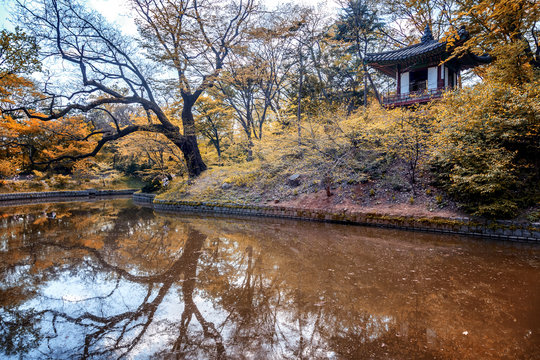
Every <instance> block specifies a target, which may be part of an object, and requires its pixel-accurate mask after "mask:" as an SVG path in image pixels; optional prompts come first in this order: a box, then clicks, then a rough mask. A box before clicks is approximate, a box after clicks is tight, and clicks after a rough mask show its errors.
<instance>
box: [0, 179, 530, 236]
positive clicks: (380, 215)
mask: <svg viewBox="0 0 540 360" xmlns="http://www.w3.org/2000/svg"><path fill="white" fill-rule="evenodd" d="M136 191H138V189H121V190H95V189H89V190H66V191H45V192H25V193H7V194H0V206H3V205H8V206H9V205H17V203H20V202H21V201H28V200H30V201H34V200H36V202H37V203H39V202H43V201H53V202H54V201H55V200H57V201H58V200H62V199H69V198H71V199H74V200H78V199H81V200H84V199H85V198H99V197H108V196H118V195H131V198H132V199H133V201H134V202H135V203H138V204H144V205H150V204H151V205H152V208H153V209H154V210H156V211H158V212H168V213H183V212H184V213H210V214H218V215H237V216H238V215H239V216H248V217H272V218H283V219H293V220H304V221H306V220H307V221H319V222H328V223H338V224H348V225H360V226H372V227H383V228H393V229H400V230H409V231H421V232H432V233H442V234H453V235H465V236H474V237H482V238H489V239H494V240H503V241H510V242H519V243H531V244H538V245H540V223H532V222H518V221H511V220H486V219H479V218H471V217H442V216H417V215H396V214H387V213H384V212H377V211H373V209H371V211H361V210H360V211H359V210H347V209H343V210H337V211H336V210H335V209H334V210H333V211H331V210H327V209H321V208H318V209H317V208H306V207H301V208H300V207H295V206H290V205H289V206H284V205H283V204H266V205H255V204H249V203H244V204H240V203H219V202H200V201H188V200H181V201H170V200H162V199H155V195H153V194H145V193H137V192H136Z"/></svg>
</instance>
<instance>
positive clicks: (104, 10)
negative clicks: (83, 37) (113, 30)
mask: <svg viewBox="0 0 540 360" xmlns="http://www.w3.org/2000/svg"><path fill="white" fill-rule="evenodd" d="M262 2H263V3H264V4H265V5H266V6H267V7H268V8H269V9H272V8H274V7H276V6H277V5H279V4H283V3H288V2H291V3H294V4H303V5H312V6H316V5H319V4H322V5H324V6H326V7H328V8H329V10H331V11H335V9H336V8H337V3H336V0H327V1H324V0H322V1H321V0H290V1H284V0H262ZM86 4H88V5H89V6H91V7H92V8H94V9H96V10H97V11H99V12H100V13H101V14H102V15H103V16H105V18H106V19H107V20H108V21H110V22H111V23H117V24H118V25H119V26H120V27H121V28H122V30H123V31H124V32H125V33H127V34H134V33H136V32H137V29H136V27H135V24H134V23H133V20H132V19H131V18H130V17H129V12H128V9H127V5H126V4H127V0H88V1H86ZM12 6H13V5H11V4H10V0H0V29H8V30H13V29H14V27H15V26H14V25H13V24H11V22H10V20H9V9H10V7H12Z"/></svg>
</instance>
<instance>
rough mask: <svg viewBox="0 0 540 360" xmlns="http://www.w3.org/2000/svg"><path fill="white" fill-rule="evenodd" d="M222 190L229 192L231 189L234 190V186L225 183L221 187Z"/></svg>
mask: <svg viewBox="0 0 540 360" xmlns="http://www.w3.org/2000/svg"><path fill="white" fill-rule="evenodd" d="M221 188H222V189H223V190H229V189H230V188H232V185H231V184H229V183H228V182H224V183H223V184H222V185H221Z"/></svg>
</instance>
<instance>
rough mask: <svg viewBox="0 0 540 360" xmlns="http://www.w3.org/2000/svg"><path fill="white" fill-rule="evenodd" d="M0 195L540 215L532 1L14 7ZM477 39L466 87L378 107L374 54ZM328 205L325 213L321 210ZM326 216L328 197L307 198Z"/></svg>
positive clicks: (133, 1) (537, 10)
mask: <svg viewBox="0 0 540 360" xmlns="http://www.w3.org/2000/svg"><path fill="white" fill-rule="evenodd" d="M9 4H10V6H11V7H10V9H12V11H11V16H12V19H13V22H14V23H16V24H18V26H17V27H15V28H14V29H13V30H11V31H10V30H6V29H4V30H2V32H1V34H0V35H1V38H0V111H1V117H0V139H1V143H0V191H4V192H10V191H28V190H30V191H36V190H46V189H57V188H81V187H108V188H110V187H125V186H128V185H130V186H133V185H134V184H137V183H138V184H140V185H141V186H143V185H144V188H143V190H144V191H150V192H157V193H159V195H158V196H160V197H162V198H166V199H193V200H199V201H201V200H212V201H223V202H237V203H238V202H250V203H260V202H273V203H276V202H287V201H300V202H304V203H309V202H310V201H315V199H317V197H318V198H319V199H324V201H326V202H331V203H332V204H343V203H345V204H350V205H351V206H352V205H356V206H364V207H366V206H372V205H380V204H390V205H391V204H408V205H415V204H416V206H422V207H424V208H426V209H427V210H429V211H434V210H437V209H441V208H451V209H456V210H459V211H464V212H466V213H468V214H472V215H477V216H484V217H491V218H513V217H516V216H525V217H528V219H529V220H534V221H537V220H538V218H539V216H540V212H539V200H540V186H539V185H540V172H539V169H540V156H539V155H540V154H539V152H540V136H539V131H540V119H539V117H540V115H539V114H540V46H539V40H538V39H539V35H540V30H539V22H540V21H539V19H540V4H539V3H538V2H536V1H533V0H516V1H511V2H509V1H505V0H457V1H456V0H383V1H377V2H375V1H368V0H341V1H339V2H338V6H337V9H336V11H329V8H328V7H325V6H319V7H316V6H315V7H311V6H305V5H295V4H294V3H287V4H281V5H279V6H277V7H275V8H272V9H269V8H265V7H264V6H263V5H262V4H260V3H258V2H257V1H254V0H244V1H233V0H230V1H229V0H223V1H207V0H206V1H205V0H180V1H168V0H161V1H155V0H129V1H128V0H126V6H127V7H128V8H129V14H130V16H132V18H133V19H134V21H135V24H136V27H137V33H134V34H126V33H125V32H122V31H121V29H119V28H118V26H117V25H115V24H110V23H108V22H107V21H106V20H105V18H104V17H103V16H102V15H101V14H100V13H98V12H96V11H94V10H92V9H89V8H88V7H86V6H85V5H84V3H83V2H78V1H75V0H39V1H25V0H18V1H12V2H9ZM426 25H428V26H430V28H431V29H432V31H433V35H434V37H435V38H436V39H439V40H441V41H447V42H448V44H450V45H452V44H454V43H455V42H456V39H457V33H458V30H459V29H460V28H461V27H462V26H464V27H465V29H466V30H467V32H468V33H469V37H468V38H467V40H466V41H465V42H464V43H460V44H459V46H457V47H455V49H454V53H453V56H456V57H459V56H460V55H462V54H465V53H472V54H476V55H485V54H489V55H488V56H489V58H490V63H489V64H488V65H484V66H481V67H477V68H475V69H473V70H471V71H469V72H468V73H466V74H463V81H462V82H463V88H462V89H461V90H459V91H448V92H446V93H445V95H444V97H443V98H442V99H441V100H439V101H436V102H433V103H431V104H428V105H424V106H422V107H418V108H409V109H403V108H398V109H385V108H384V107H381V106H380V104H379V101H378V99H379V98H380V96H381V95H386V94H388V93H391V92H392V91H393V90H394V89H395V87H396V84H395V81H394V80H393V79H389V78H388V77H385V76H384V75H381V74H379V73H377V72H376V71H374V70H372V69H370V68H369V67H368V66H366V63H365V56H366V54H367V53H372V52H380V51H385V50H392V49H397V48H400V47H404V46H407V45H410V44H414V43H416V42H418V41H419V39H420V37H421V35H422V32H423V30H424V29H425V27H426ZM321 201H322V200H321ZM319 203H320V201H319Z"/></svg>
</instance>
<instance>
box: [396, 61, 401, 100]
mask: <svg viewBox="0 0 540 360" xmlns="http://www.w3.org/2000/svg"><path fill="white" fill-rule="evenodd" d="M400 68H401V67H400V66H399V64H398V65H397V70H396V74H397V75H396V77H397V81H396V82H397V90H396V94H397V95H401V71H400V70H401V69H400Z"/></svg>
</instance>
